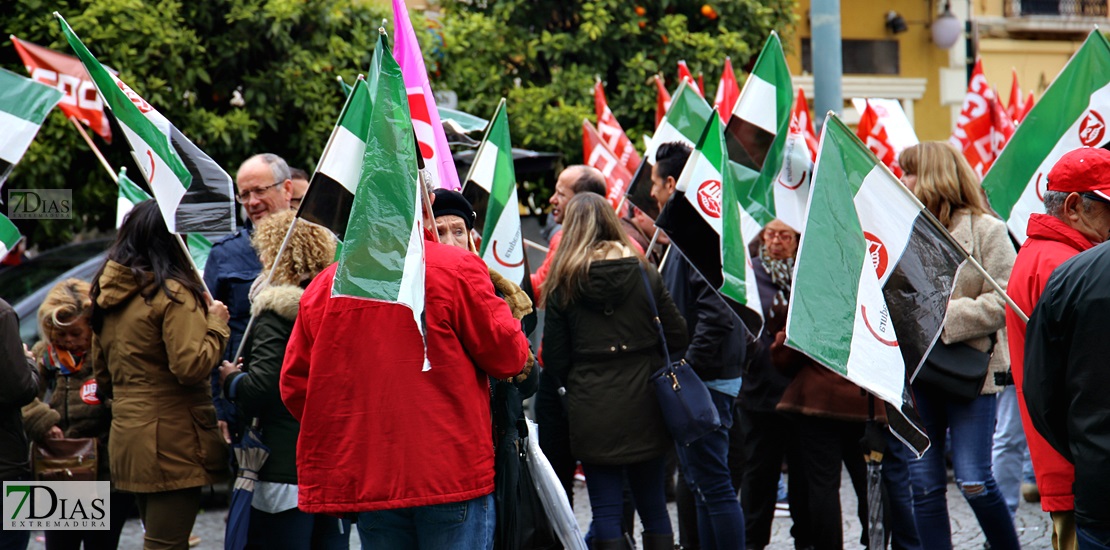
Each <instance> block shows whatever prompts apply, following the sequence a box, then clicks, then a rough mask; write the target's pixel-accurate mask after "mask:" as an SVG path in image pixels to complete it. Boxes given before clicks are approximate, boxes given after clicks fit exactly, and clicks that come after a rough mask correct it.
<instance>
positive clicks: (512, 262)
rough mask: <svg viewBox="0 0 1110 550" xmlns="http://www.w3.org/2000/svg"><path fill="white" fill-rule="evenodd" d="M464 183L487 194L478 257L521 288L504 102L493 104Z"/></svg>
mask: <svg viewBox="0 0 1110 550" xmlns="http://www.w3.org/2000/svg"><path fill="white" fill-rule="evenodd" d="M466 181H467V183H468V185H469V183H470V182H473V183H474V184H475V185H477V186H479V187H481V188H482V189H484V190H485V191H486V192H487V193H489V205H488V206H487V207H486V216H485V224H484V226H483V228H482V250H480V251H479V256H481V257H482V260H483V261H484V262H486V265H488V266H489V267H490V269H492V270H494V271H496V272H498V273H500V274H501V275H503V276H504V277H505V278H506V279H508V280H510V281H512V282H514V283H517V284H523V282H524V279H525V277H526V276H527V275H528V270H527V266H526V265H525V263H524V242H523V241H522V240H521V233H520V206H519V205H520V203H519V202H518V201H517V194H516V170H515V169H514V168H513V151H512V140H511V139H510V138H509V115H508V113H507V112H506V111H505V98H501V102H500V103H498V104H497V111H495V112H494V114H493V118H492V119H491V122H490V125H489V129H488V131H487V132H486V138H485V139H484V140H482V144H481V145H480V146H479V147H478V154H477V155H475V156H474V164H472V165H471V167H470V174H468V175H467V177H466Z"/></svg>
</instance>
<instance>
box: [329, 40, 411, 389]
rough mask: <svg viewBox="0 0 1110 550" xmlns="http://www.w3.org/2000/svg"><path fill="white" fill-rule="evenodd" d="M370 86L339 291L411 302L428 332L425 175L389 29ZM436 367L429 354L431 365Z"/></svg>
mask: <svg viewBox="0 0 1110 550" xmlns="http://www.w3.org/2000/svg"><path fill="white" fill-rule="evenodd" d="M367 85H368V86H369V92H370V96H371V97H373V98H374V105H373V108H372V109H371V116H370V125H369V135H368V139H367V142H366V154H365V156H364V157H362V159H363V169H362V171H361V175H360V179H359V183H358V188H357V189H356V191H355V196H354V202H353V204H352V206H351V218H350V221H349V222H348V223H347V230H346V235H345V238H344V241H343V251H342V252H341V253H340V254H339V267H338V268H337V269H336V272H335V281H334V283H333V284H332V296H333V297H335V296H346V297H351V298H362V299H368V300H376V301H382V302H392V303H395V304H398V305H400V306H403V307H407V308H408V309H410V310H412V316H413V321H414V322H415V323H416V326H417V327H418V328H419V329H420V332H421V334H423V333H424V324H423V315H424V229H423V221H422V216H421V199H420V197H421V196H422V195H423V193H424V191H423V189H421V188H420V182H419V180H418V178H417V160H416V155H417V152H416V141H415V140H414V138H413V131H412V121H411V120H410V119H409V104H408V94H407V93H406V91H405V81H404V78H403V77H402V75H401V67H400V66H398V65H397V61H396V60H394V59H393V54H391V53H390V52H389V47H388V44H386V40H385V35H384V34H382V35H381V39H380V41H379V43H378V46H377V48H375V49H374V61H373V64H372V66H371V67H370V73H369V74H368V75H367ZM352 95H353V94H352ZM429 368H430V366H429V364H428V362H427V358H426V357H425V361H424V370H428V369H429Z"/></svg>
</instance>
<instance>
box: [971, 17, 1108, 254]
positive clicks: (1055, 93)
mask: <svg viewBox="0 0 1110 550" xmlns="http://www.w3.org/2000/svg"><path fill="white" fill-rule="evenodd" d="M1107 117H1110V43H1108V42H1107V40H1106V37H1105V36H1103V35H1102V33H1101V32H1099V31H1098V30H1095V31H1093V32H1091V34H1090V35H1088V36H1087V40H1086V41H1085V42H1084V43H1083V45H1082V46H1081V47H1080V48H1079V50H1078V51H1077V52H1075V55H1073V56H1072V58H1071V60H1069V61H1068V63H1067V65H1065V66H1064V69H1063V70H1062V71H1060V74H1059V75H1058V76H1057V77H1056V80H1054V81H1053V82H1052V85H1051V86H1049V87H1048V89H1047V90H1045V92H1044V95H1042V96H1041V99H1040V101H1038V102H1037V104H1036V105H1034V106H1033V109H1032V110H1031V111H1029V113H1028V114H1027V115H1026V116H1025V118H1024V119H1023V120H1022V121H1021V124H1020V125H1018V127H1017V129H1016V130H1015V131H1014V134H1013V136H1012V137H1011V138H1010V140H1009V142H1008V143H1007V145H1006V148H1005V149H1003V150H1002V152H1001V153H1000V154H999V156H998V158H997V159H996V160H995V161H994V165H993V166H992V167H991V169H990V171H989V172H987V174H986V176H984V177H983V188H984V189H985V190H986V191H987V197H988V198H989V199H990V203H991V207H992V208H993V209H994V211H995V212H997V213H998V214H999V215H1000V216H1001V217H1002V219H1004V220H1006V225H1008V226H1009V228H1010V233H1011V234H1012V235H1013V236H1014V237H1015V238H1016V239H1017V240H1018V241H1019V242H1025V228H1026V224H1027V223H1028V222H1029V215H1030V214H1034V213H1042V212H1044V202H1043V196H1042V193H1043V192H1044V190H1045V186H1046V184H1047V182H1046V180H1045V176H1047V175H1048V172H1049V170H1051V169H1052V166H1053V165H1054V164H1056V161H1057V160H1059V159H1060V157H1061V156H1063V155H1064V153H1067V152H1068V151H1071V150H1074V149H1078V148H1080V147H1104V148H1105V147H1107V143H1108V142H1110V134H1108V133H1107V131H1106V118H1107Z"/></svg>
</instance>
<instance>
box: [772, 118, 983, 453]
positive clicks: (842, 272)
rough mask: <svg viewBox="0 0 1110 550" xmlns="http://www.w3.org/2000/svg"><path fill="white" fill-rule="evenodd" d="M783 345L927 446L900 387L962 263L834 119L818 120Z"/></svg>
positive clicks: (924, 348) (943, 234)
mask: <svg viewBox="0 0 1110 550" xmlns="http://www.w3.org/2000/svg"><path fill="white" fill-rule="evenodd" d="M811 195H812V196H811V199H810V201H809V211H808V215H807V219H806V230H805V233H803V234H802V241H801V244H800V245H799V247H798V256H797V260H796V263H795V270H794V286H793V292H792V296H791V299H790V310H789V312H788V314H787V321H786V343H787V345H789V346H790V347H792V348H794V349H797V350H798V351H801V352H803V353H805V354H806V355H808V356H810V357H812V358H813V359H814V360H816V361H817V362H819V363H821V364H822V365H824V366H825V367H828V368H829V369H832V370H833V371H834V372H836V373H838V374H840V375H841V376H843V377H845V378H847V379H848V380H850V381H851V382H852V383H853V384H856V385H857V386H859V387H861V388H863V389H865V390H867V391H869V392H871V393H872V394H874V395H875V396H876V397H878V398H880V399H882V400H883V401H885V402H886V403H887V404H889V405H890V406H888V407H887V418H888V420H889V421H890V426H891V430H892V431H893V432H894V433H895V435H897V436H898V437H899V438H900V439H901V440H902V441H903V442H905V443H906V444H907V445H908V446H909V447H910V448H912V449H913V450H914V451H915V452H916V453H917V454H918V455H919V456H920V455H921V454H922V453H924V452H925V450H926V449H927V448H928V446H929V440H928V438H927V437H926V435H925V433H924V432H923V431H922V429H921V427H920V422H919V419H918V416H917V414H916V411H915V410H914V408H913V400H912V398H911V394H910V391H909V388H908V387H907V380H910V379H912V378H913V376H914V375H915V374H916V372H917V369H918V368H919V367H920V365H921V363H922V361H924V359H925V356H926V355H927V354H928V351H929V349H931V348H932V346H933V343H934V342H935V341H936V340H937V338H938V337H939V336H940V331H941V329H942V328H943V325H944V316H945V312H946V311H947V308H948V299H949V297H950V296H951V294H952V284H953V281H954V280H955V277H956V270H957V269H958V268H959V266H960V264H961V263H962V262H963V260H964V254H963V252H962V250H960V249H959V246H958V245H957V244H955V241H953V240H952V237H951V235H948V232H947V231H945V230H944V229H943V228H942V227H941V226H940V223H939V222H937V221H936V219H935V218H933V217H932V215H930V214H929V213H928V212H927V211H925V210H924V207H923V206H922V205H921V203H920V202H918V201H917V199H916V198H915V197H914V196H913V194H912V193H910V191H909V190H908V189H906V188H905V186H903V185H902V184H901V183H899V181H898V179H897V178H895V177H894V175H893V174H891V173H890V171H889V170H887V169H886V167H885V166H883V164H882V163H881V162H880V161H879V159H878V158H876V157H875V155H874V154H873V153H872V152H871V151H870V150H869V149H867V147H866V146H865V145H864V144H863V142H861V141H860V140H859V138H857V137H856V136H855V135H854V134H853V133H852V131H851V130H849V129H848V127H847V126H845V125H844V123H843V122H841V121H840V119H839V118H837V117H836V116H834V115H830V116H828V117H827V118H826V119H825V127H824V129H823V130H822V137H821V150H820V152H819V153H818V157H817V166H816V168H815V171H814V174H813V184H812V190H811Z"/></svg>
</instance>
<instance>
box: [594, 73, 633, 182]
mask: <svg viewBox="0 0 1110 550" xmlns="http://www.w3.org/2000/svg"><path fill="white" fill-rule="evenodd" d="M594 111H596V112H597V131H598V133H599V134H600V135H601V137H602V139H603V141H604V142H605V145H606V147H608V148H609V149H610V150H611V151H613V153H615V154H616V155H617V157H618V158H619V159H620V162H621V165H623V166H624V168H625V170H627V171H628V173H630V174H631V173H632V172H635V171H636V167H638V166H639V165H640V154H639V153H637V152H636V147H635V146H633V145H632V140H631V139H629V138H628V135H627V134H625V133H624V128H622V127H621V123H620V122H617V117H615V116H613V111H612V110H610V109H609V102H607V101H606V100H605V87H604V86H602V85H601V79H598V81H597V82H596V83H595V84H594Z"/></svg>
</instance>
